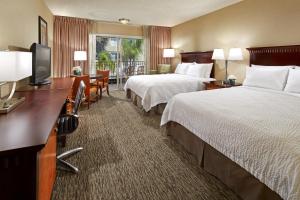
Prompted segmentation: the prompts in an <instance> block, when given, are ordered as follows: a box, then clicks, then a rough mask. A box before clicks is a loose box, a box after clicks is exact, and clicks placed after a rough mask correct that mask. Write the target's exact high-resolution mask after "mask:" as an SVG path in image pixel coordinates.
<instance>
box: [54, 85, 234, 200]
mask: <svg viewBox="0 0 300 200" xmlns="http://www.w3.org/2000/svg"><path fill="white" fill-rule="evenodd" d="M79 115H80V125H79V127H78V129H77V130H76V131H75V132H74V133H73V134H71V135H69V136H68V138H67V145H66V147H65V148H59V152H61V151H66V150H68V149H72V148H75V147H79V146H82V147H83V148H84V150H83V151H82V152H80V153H79V154H77V155H75V156H73V157H71V158H69V159H68V161H69V162H71V163H72V164H74V165H75V166H77V167H78V168H79V170H80V171H79V173H78V174H72V173H68V172H64V171H61V170H58V171H57V178H56V183H55V186H54V190H53V193H52V200H69V199H70V200H99V199H103V200H123V199H130V200H131V199H132V200H144V199H154V200H159V199H161V200H176V199H182V200H183V199H199V200H202V199H207V200H220V199H228V200H229V199H233V200H234V199H238V197H237V196H236V195H235V194H234V193H233V192H232V191H231V190H230V189H228V188H227V187H226V186H225V185H224V184H222V183H221V182H220V181H219V180H217V179H216V178H215V177H213V176H211V175H210V174H208V173H207V172H205V171H204V170H203V169H201V168H200V167H198V166H197V161H196V160H195V159H194V158H193V157H192V156H191V155H190V154H188V153H186V151H184V149H183V148H182V147H181V146H180V145H178V144H177V143H175V142H174V141H173V140H172V139H170V138H169V137H167V136H166V133H165V128H164V127H163V128H161V127H160V126H159V124H160V116H158V115H155V114H147V113H145V112H143V111H142V110H140V109H139V108H137V107H136V106H134V105H133V104H132V103H131V102H130V101H128V100H127V99H126V98H125V93H124V92H122V91H112V92H111V96H107V95H104V96H103V98H102V100H100V101H98V102H97V103H94V104H92V105H91V107H90V109H87V108H82V109H81V111H80V112H79Z"/></svg>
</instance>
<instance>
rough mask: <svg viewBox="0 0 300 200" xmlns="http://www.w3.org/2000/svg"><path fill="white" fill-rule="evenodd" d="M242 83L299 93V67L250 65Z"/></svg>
mask: <svg viewBox="0 0 300 200" xmlns="http://www.w3.org/2000/svg"><path fill="white" fill-rule="evenodd" d="M243 85H244V86H249V87H259V88H266V89H272V90H278V91H285V92H290V93H300V67H295V66H262V65H252V66H251V67H248V68H247V73H246V79H245V81H244V83H243Z"/></svg>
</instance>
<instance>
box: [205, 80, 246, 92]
mask: <svg viewBox="0 0 300 200" xmlns="http://www.w3.org/2000/svg"><path fill="white" fill-rule="evenodd" d="M204 85H205V90H214V89H221V88H230V87H236V86H241V85H242V84H241V83H235V85H230V84H225V83H223V81H210V82H204Z"/></svg>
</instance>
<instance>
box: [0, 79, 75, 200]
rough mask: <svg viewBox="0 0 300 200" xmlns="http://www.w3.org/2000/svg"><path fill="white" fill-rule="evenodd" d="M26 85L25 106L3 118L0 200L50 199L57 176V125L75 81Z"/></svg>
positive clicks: (0, 121)
mask: <svg viewBox="0 0 300 200" xmlns="http://www.w3.org/2000/svg"><path fill="white" fill-rule="evenodd" d="M51 81H52V84H51V85H45V86H41V87H32V86H26V87H24V88H21V89H20V90H19V91H18V92H16V94H15V96H25V97H26V100H25V102H24V103H22V104H21V105H19V106H18V107H17V108H16V109H15V110H13V111H11V112H10V113H9V114H2V115H0V199H5V200H11V199H12V200H15V199H31V200H34V199H38V200H49V199H50V198H51V193H52V189H53V185H54V182H55V177H56V131H55V127H56V123H57V118H58V116H59V114H60V111H61V108H62V107H63V105H64V102H65V99H66V98H67V96H68V95H69V94H70V93H71V89H72V85H73V78H55V79H52V80H51Z"/></svg>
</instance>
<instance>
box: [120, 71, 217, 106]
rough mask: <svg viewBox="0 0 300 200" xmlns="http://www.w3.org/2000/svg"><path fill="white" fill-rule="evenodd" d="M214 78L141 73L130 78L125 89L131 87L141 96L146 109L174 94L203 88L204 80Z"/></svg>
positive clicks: (164, 101) (166, 100)
mask: <svg viewBox="0 0 300 200" xmlns="http://www.w3.org/2000/svg"><path fill="white" fill-rule="evenodd" d="M211 80H214V79H212V78H198V77H193V76H189V75H184V74H175V73H174V74H157V75H140V76H133V77H130V78H129V79H128V81H127V82H126V84H125V87H124V89H125V91H126V90H128V89H130V90H131V91H133V92H134V93H135V94H136V95H138V96H139V97H141V99H142V106H143V108H144V110H145V111H149V110H150V109H151V108H152V107H154V106H156V105H158V104H161V103H167V102H168V101H169V99H171V98H172V97H173V96H174V95H176V94H179V93H187V92H194V91H199V90H203V88H204V84H203V82H206V81H211Z"/></svg>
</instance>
